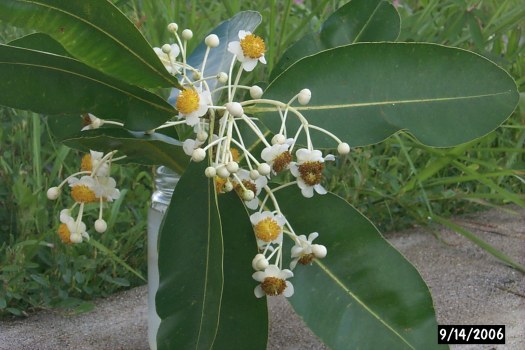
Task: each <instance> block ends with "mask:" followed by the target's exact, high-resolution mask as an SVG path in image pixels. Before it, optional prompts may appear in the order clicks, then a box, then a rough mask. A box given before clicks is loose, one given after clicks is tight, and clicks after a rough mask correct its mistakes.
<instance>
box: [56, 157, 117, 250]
mask: <svg viewBox="0 0 525 350" xmlns="http://www.w3.org/2000/svg"><path fill="white" fill-rule="evenodd" d="M114 155H115V152H110V153H108V154H106V155H104V154H103V153H101V152H94V151H91V152H90V154H86V155H84V157H83V158H82V161H81V165H80V171H79V172H77V173H75V174H72V175H70V176H69V177H68V178H66V179H65V180H64V181H62V183H61V184H60V185H58V186H56V187H51V188H50V189H48V190H47V197H48V198H49V199H51V200H55V199H57V198H58V197H59V196H60V194H61V192H62V188H63V187H64V186H65V185H66V184H69V187H70V188H71V197H72V198H73V200H74V202H75V203H74V204H73V206H72V207H71V208H66V209H63V210H62V211H61V212H60V222H61V224H60V225H59V227H58V235H59V236H60V239H61V240H62V242H64V243H66V244H72V243H81V242H82V241H83V240H87V239H89V234H88V233H87V227H86V224H85V223H84V222H83V220H82V219H83V215H84V208H85V206H86V204H90V203H98V204H99V215H98V219H97V220H96V221H95V224H94V226H95V231H97V232H99V233H103V232H105V231H106V230H107V227H108V225H107V223H106V221H105V220H104V219H103V208H104V203H105V202H112V201H113V200H115V199H117V198H119V196H120V192H119V190H118V189H117V188H116V181H115V179H113V178H112V177H111V176H109V174H110V171H111V163H112V161H114V160H116V159H115V158H113V156H114ZM77 206H78V213H77V215H76V218H74V217H73V216H72V213H73V210H74V209H75V208H76V207H77Z"/></svg>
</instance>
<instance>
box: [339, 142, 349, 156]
mask: <svg viewBox="0 0 525 350" xmlns="http://www.w3.org/2000/svg"><path fill="white" fill-rule="evenodd" d="M337 152H338V153H339V154H348V153H350V146H349V145H348V143H346V142H341V143H340V144H339V145H338V146H337Z"/></svg>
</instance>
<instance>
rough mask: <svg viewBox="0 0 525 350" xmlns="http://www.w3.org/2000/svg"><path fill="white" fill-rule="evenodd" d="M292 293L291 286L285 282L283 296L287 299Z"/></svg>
mask: <svg viewBox="0 0 525 350" xmlns="http://www.w3.org/2000/svg"><path fill="white" fill-rule="evenodd" d="M293 292H294V289H293V284H291V283H290V282H288V281H286V289H285V290H284V292H283V295H284V296H285V297H287V298H289V297H291V296H292V295H293Z"/></svg>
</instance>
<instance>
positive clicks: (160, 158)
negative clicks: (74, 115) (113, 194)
mask: <svg viewBox="0 0 525 350" xmlns="http://www.w3.org/2000/svg"><path fill="white" fill-rule="evenodd" d="M60 119H61V118H49V119H48V123H49V125H50V127H51V129H52V130H57V129H59V127H60ZM79 119H80V118H79ZM77 130H78V129H77ZM59 138H60V136H59ZM60 141H62V143H64V144H65V145H66V146H69V147H71V148H75V149H78V150H80V151H83V152H89V150H96V151H99V152H104V153H108V152H111V151H114V150H118V151H119V153H118V154H117V157H118V156H122V155H126V156H127V158H126V159H124V160H123V162H129V163H138V164H144V165H165V166H167V167H168V168H170V169H172V170H173V171H175V172H177V173H179V174H182V173H183V172H184V170H185V169H186V167H187V166H188V164H189V160H190V157H189V156H187V155H186V154H185V153H184V151H183V149H182V143H181V142H180V141H178V140H176V139H173V138H171V137H169V136H166V135H163V134H161V133H158V132H155V133H154V134H151V135H149V134H145V133H143V132H134V131H129V130H126V129H122V128H113V127H112V128H100V129H96V130H87V131H83V132H76V133H75V134H73V135H71V134H67V135H65V137H64V138H60Z"/></svg>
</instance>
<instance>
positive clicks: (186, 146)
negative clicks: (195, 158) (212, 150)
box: [182, 139, 204, 157]
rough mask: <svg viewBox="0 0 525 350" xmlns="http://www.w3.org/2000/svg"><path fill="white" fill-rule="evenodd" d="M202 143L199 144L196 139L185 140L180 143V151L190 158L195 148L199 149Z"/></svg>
mask: <svg viewBox="0 0 525 350" xmlns="http://www.w3.org/2000/svg"><path fill="white" fill-rule="evenodd" d="M203 143H204V142H201V141H199V140H197V139H195V140H192V139H187V140H184V142H183V143H182V149H183V150H184V153H186V154H187V155H188V156H190V157H191V156H192V154H193V151H195V150H196V149H197V148H199V147H200V146H201V145H202V144H203Z"/></svg>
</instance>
